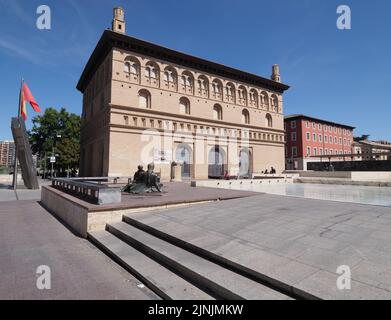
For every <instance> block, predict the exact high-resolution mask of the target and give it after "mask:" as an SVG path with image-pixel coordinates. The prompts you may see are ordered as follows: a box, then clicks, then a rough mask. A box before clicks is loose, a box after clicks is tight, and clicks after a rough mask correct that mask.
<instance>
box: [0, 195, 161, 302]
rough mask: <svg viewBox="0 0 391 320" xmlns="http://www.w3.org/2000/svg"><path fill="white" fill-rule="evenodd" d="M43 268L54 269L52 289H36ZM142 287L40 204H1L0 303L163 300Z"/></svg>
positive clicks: (52, 272) (34, 202) (27, 202)
mask: <svg viewBox="0 0 391 320" xmlns="http://www.w3.org/2000/svg"><path fill="white" fill-rule="evenodd" d="M1 191H4V190H1ZM0 194H1V192H0ZM40 265H47V266H49V267H50V269H51V287H52V288H51V289H50V290H38V289H37V286H36V281H37V275H36V270H37V267H38V266H40ZM139 284H140V283H139V281H138V280H136V279H135V278H134V277H132V276H131V275H129V274H128V273H127V272H126V271H124V270H123V269H122V268H120V267H119V266H118V265H116V264H115V263H114V262H112V261H111V260H110V259H109V258H108V257H106V256H105V255H104V254H103V253H102V252H101V251H99V250H98V249H97V248H96V247H94V246H93V245H92V244H91V243H90V242H88V241H87V240H84V239H81V238H79V237H76V236H75V235H73V234H72V233H71V232H70V231H69V230H68V229H67V228H66V227H64V226H63V225H62V224H61V223H60V222H58V221H57V220H56V219H55V218H54V217H53V216H52V215H50V214H49V213H48V212H47V211H46V210H44V209H43V208H42V207H41V206H40V204H39V203H38V202H37V201H9V202H1V203H0V300H2V299H5V300H10V299H23V300H25V299H27V300H30V299H99V300H105V299H158V297H157V296H156V295H155V294H153V293H152V292H151V291H150V290H148V289H147V288H145V287H144V288H139V287H137V285H139Z"/></svg>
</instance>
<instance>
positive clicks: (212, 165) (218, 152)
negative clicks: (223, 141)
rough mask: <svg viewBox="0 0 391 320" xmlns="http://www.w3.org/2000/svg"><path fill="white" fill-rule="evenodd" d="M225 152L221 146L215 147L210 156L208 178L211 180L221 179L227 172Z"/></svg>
mask: <svg viewBox="0 0 391 320" xmlns="http://www.w3.org/2000/svg"><path fill="white" fill-rule="evenodd" d="M224 163H225V152H224V150H223V149H222V148H220V147H219V146H215V147H213V148H212V149H211V150H210V151H209V155H208V164H209V165H208V176H209V178H221V177H223V176H224V170H225V166H224Z"/></svg>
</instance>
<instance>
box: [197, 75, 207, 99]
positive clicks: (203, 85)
mask: <svg viewBox="0 0 391 320" xmlns="http://www.w3.org/2000/svg"><path fill="white" fill-rule="evenodd" d="M197 85H198V94H199V95H202V96H205V97H209V81H208V78H207V77H205V76H202V75H201V76H199V77H198V80H197Z"/></svg>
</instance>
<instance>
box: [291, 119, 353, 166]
mask: <svg viewBox="0 0 391 320" xmlns="http://www.w3.org/2000/svg"><path fill="white" fill-rule="evenodd" d="M284 126H285V134H286V136H285V139H286V145H285V162H286V169H287V170H307V163H308V162H319V161H322V160H323V159H324V157H321V156H327V155H330V156H332V160H333V161H338V160H344V158H343V157H334V156H335V155H344V154H351V153H352V152H353V130H354V129H355V128H354V127H352V126H349V125H345V124H340V123H336V122H333V121H328V120H322V119H317V118H313V117H309V116H306V115H302V114H295V115H290V116H286V117H285V120H284ZM326 159H327V158H326Z"/></svg>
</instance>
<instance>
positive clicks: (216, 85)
mask: <svg viewBox="0 0 391 320" xmlns="http://www.w3.org/2000/svg"><path fill="white" fill-rule="evenodd" d="M212 94H213V98H215V99H219V100H221V99H222V98H223V84H222V82H221V81H220V80H218V79H215V80H213V82H212Z"/></svg>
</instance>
